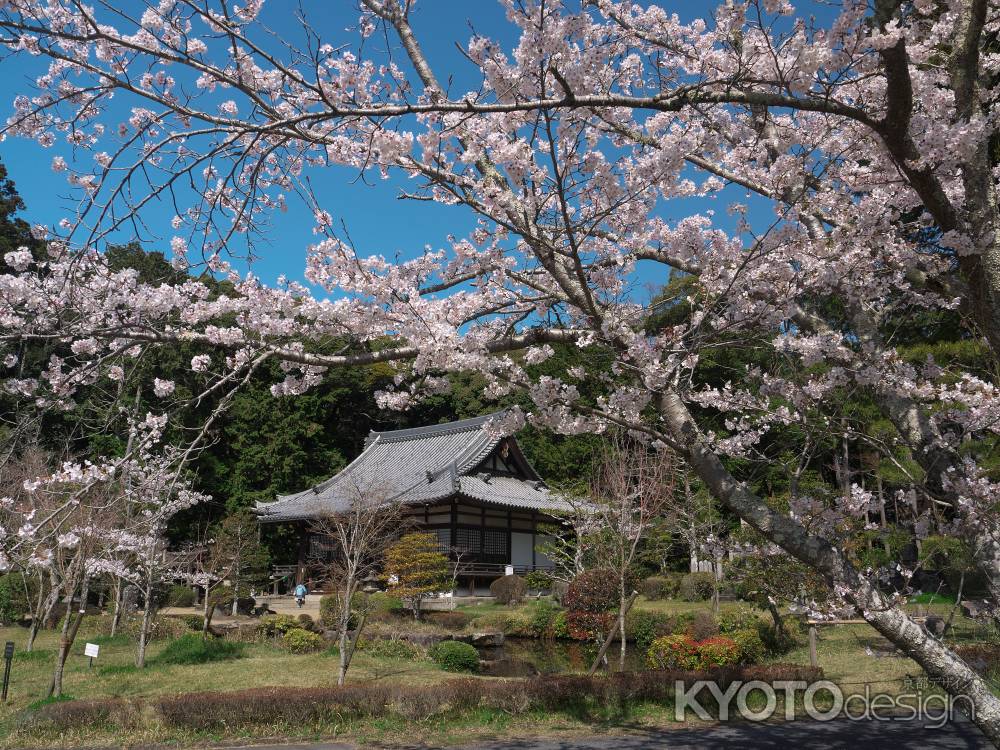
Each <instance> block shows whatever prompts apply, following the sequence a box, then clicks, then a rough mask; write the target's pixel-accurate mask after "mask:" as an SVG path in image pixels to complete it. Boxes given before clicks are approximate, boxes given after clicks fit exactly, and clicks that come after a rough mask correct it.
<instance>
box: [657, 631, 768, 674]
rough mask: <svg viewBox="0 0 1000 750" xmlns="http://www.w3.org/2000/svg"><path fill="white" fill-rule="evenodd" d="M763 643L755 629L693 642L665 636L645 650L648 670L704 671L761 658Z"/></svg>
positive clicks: (687, 636) (689, 639)
mask: <svg viewBox="0 0 1000 750" xmlns="http://www.w3.org/2000/svg"><path fill="white" fill-rule="evenodd" d="M763 653H764V649H763V644H761V643H760V636H759V635H758V634H757V631H756V630H741V631H738V632H737V633H734V634H733V635H732V636H726V635H716V636H711V637H709V638H704V639H702V640H695V639H694V638H693V637H691V636H690V635H688V634H686V633H685V634H681V635H664V636H661V637H659V638H657V639H656V640H654V641H653V642H652V644H651V645H650V647H649V649H648V650H647V651H646V665H647V666H648V667H650V668H651V669H693V670H698V671H701V670H706V669H713V668H716V667H729V666H733V665H736V664H751V663H752V662H753V661H754V660H757V659H760V658H761V657H762V656H763Z"/></svg>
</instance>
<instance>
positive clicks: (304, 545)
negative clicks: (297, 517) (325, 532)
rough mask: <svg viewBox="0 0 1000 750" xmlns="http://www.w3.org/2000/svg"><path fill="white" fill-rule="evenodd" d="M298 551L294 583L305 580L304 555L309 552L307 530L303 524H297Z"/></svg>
mask: <svg viewBox="0 0 1000 750" xmlns="http://www.w3.org/2000/svg"><path fill="white" fill-rule="evenodd" d="M298 528H299V553H298V560H297V561H296V568H295V583H296V584H300V583H305V580H306V555H308V554H309V530H308V529H307V528H306V526H305V524H302V523H300V524H299V527H298Z"/></svg>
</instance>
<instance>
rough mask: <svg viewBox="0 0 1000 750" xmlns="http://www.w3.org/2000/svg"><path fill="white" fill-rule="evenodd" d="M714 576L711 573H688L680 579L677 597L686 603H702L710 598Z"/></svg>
mask: <svg viewBox="0 0 1000 750" xmlns="http://www.w3.org/2000/svg"><path fill="white" fill-rule="evenodd" d="M714 591H715V576H714V575H712V574H711V573H688V574H687V575H685V576H684V577H683V578H681V582H680V586H679V587H678V590H677V595H678V596H679V597H680V598H681V599H683V600H684V601H686V602H703V601H705V600H706V599H711V598H712V593H713V592H714Z"/></svg>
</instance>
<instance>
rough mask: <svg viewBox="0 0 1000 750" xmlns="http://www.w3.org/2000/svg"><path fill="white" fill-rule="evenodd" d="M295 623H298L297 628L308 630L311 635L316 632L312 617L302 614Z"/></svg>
mask: <svg viewBox="0 0 1000 750" xmlns="http://www.w3.org/2000/svg"><path fill="white" fill-rule="evenodd" d="M297 621H298V623H299V627H300V628H302V629H303V630H308V631H309V632H311V633H315V632H316V621H315V620H313V618H312V615H309V614H306V613H305V612H303V613H302V614H301V615H299V616H298V618H297Z"/></svg>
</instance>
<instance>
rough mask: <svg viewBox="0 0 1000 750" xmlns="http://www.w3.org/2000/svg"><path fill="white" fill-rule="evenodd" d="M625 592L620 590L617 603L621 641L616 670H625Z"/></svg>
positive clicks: (626, 639)
mask: <svg viewBox="0 0 1000 750" xmlns="http://www.w3.org/2000/svg"><path fill="white" fill-rule="evenodd" d="M626 601H627V599H626V597H625V592H624V591H622V592H621V598H620V599H619V604H618V638H619V640H620V641H621V643H620V645H619V648H618V671H619V672H624V671H625V648H626V644H627V643H628V638H626V636H625V613H626V612H627V605H626Z"/></svg>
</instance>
